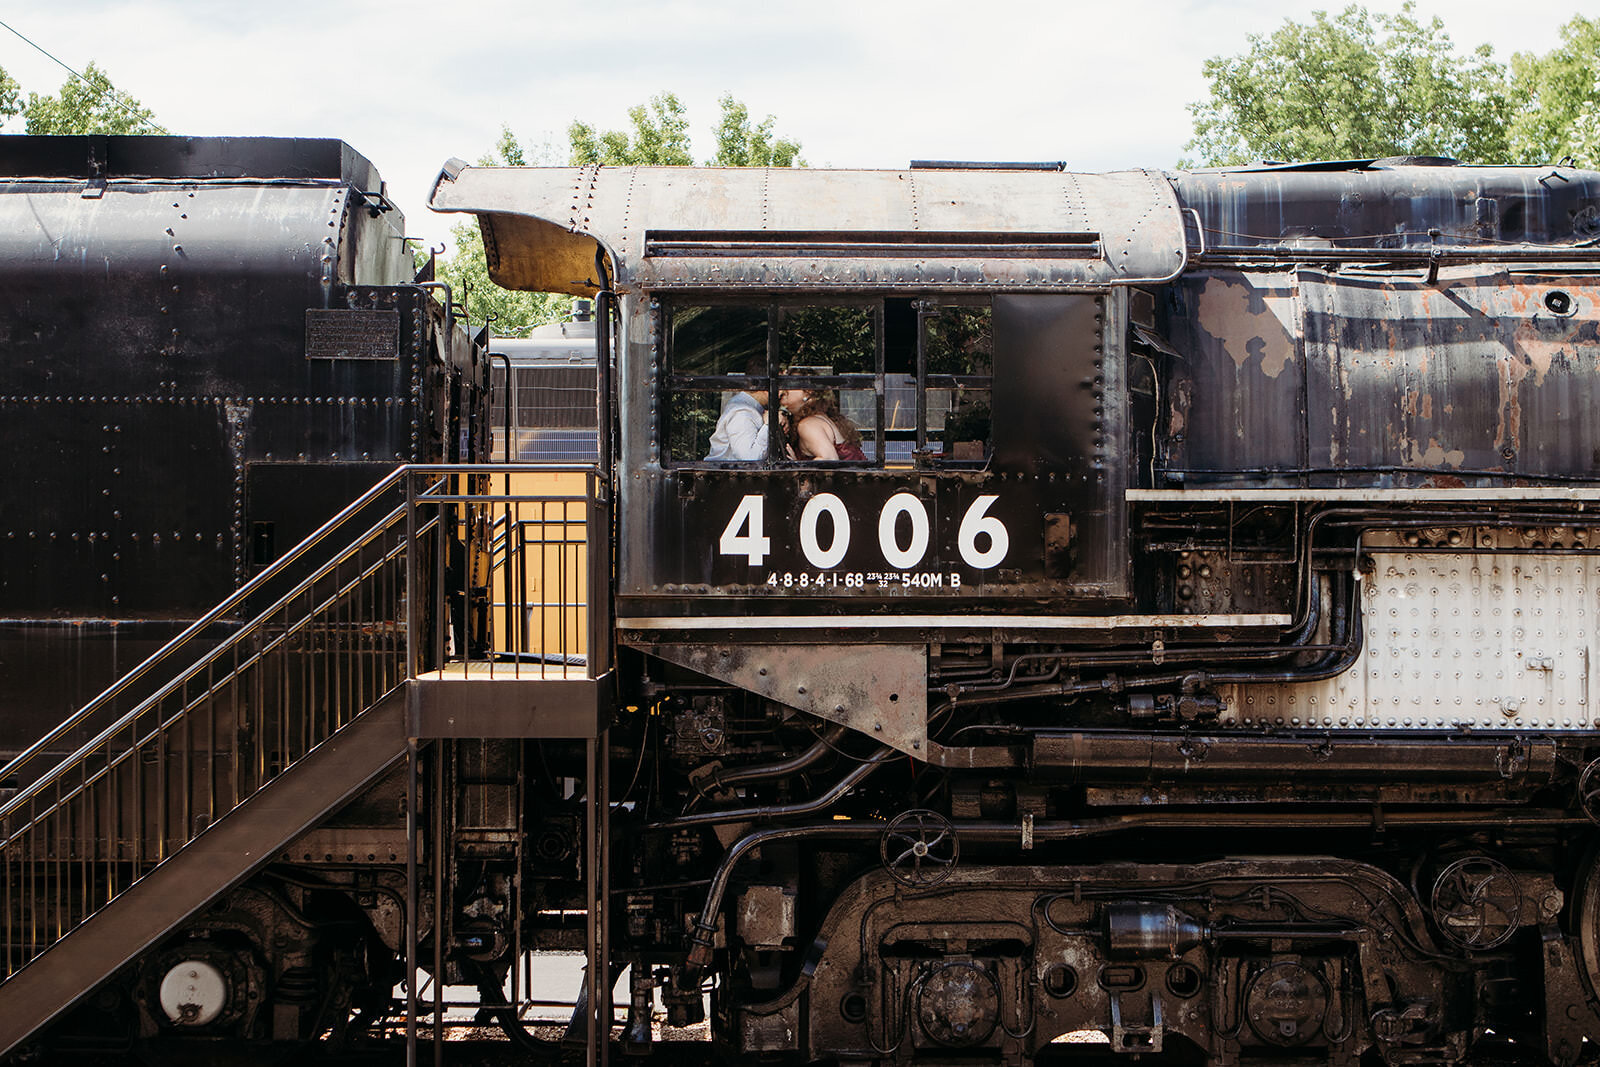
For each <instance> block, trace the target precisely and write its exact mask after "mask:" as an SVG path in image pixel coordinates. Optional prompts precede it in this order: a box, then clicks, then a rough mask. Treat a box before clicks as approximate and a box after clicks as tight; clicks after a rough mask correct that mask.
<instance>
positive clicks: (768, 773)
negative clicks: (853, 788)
mask: <svg viewBox="0 0 1600 1067" xmlns="http://www.w3.org/2000/svg"><path fill="white" fill-rule="evenodd" d="M847 732H849V731H848V729H847V728H846V727H844V726H841V725H839V724H838V723H834V724H832V725H830V726H829V727H828V728H827V729H826V730H824V731H823V732H822V733H821V734H819V735H818V739H817V743H816V744H814V745H812V746H811V747H810V748H808V749H806V750H805V751H804V752H802V753H800V754H799V755H797V756H791V757H789V758H788V759H786V760H780V761H779V762H777V763H763V764H759V765H757V766H753V767H739V768H736V769H734V770H731V771H717V772H715V773H714V774H712V775H711V776H710V779H709V780H710V782H711V784H712V785H714V786H716V787H717V788H719V789H729V788H732V787H733V786H736V785H743V784H744V783H745V782H759V781H762V780H763V779H767V778H783V777H786V776H788V775H791V774H798V773H799V772H801V771H803V770H805V769H806V768H808V767H810V766H811V765H812V764H814V763H816V762H817V761H818V760H820V759H822V757H823V756H826V755H827V754H828V753H829V752H831V751H833V747H834V745H836V744H838V742H839V741H840V740H841V739H843V737H844V735H845V734H846V733H847Z"/></svg>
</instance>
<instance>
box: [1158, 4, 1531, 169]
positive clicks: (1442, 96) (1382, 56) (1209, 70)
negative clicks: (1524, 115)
mask: <svg viewBox="0 0 1600 1067" xmlns="http://www.w3.org/2000/svg"><path fill="white" fill-rule="evenodd" d="M1414 10H1415V9H1414V7H1413V5H1412V4H1410V3H1407V4H1406V5H1405V6H1404V7H1403V8H1402V9H1401V11H1400V13H1399V14H1397V15H1384V14H1377V15H1373V14H1369V13H1368V12H1366V11H1364V10H1363V9H1361V8H1359V7H1356V6H1351V7H1347V8H1346V9H1345V10H1344V11H1343V12H1341V13H1340V14H1338V15H1337V16H1335V17H1333V18H1329V17H1328V15H1327V13H1326V12H1321V11H1318V12H1316V13H1315V14H1313V16H1312V21H1311V22H1310V23H1306V24H1302V23H1297V22H1295V21H1294V20H1292V19H1290V20H1286V21H1285V23H1284V25H1283V26H1282V27H1281V28H1279V29H1278V30H1277V31H1276V32H1275V33H1273V34H1272V35H1271V36H1263V35H1260V34H1252V35H1251V36H1250V38H1249V42H1250V47H1249V49H1248V50H1247V51H1246V52H1245V53H1244V54H1243V55H1239V56H1215V57H1213V58H1211V59H1208V60H1206V62H1205V66H1204V68H1203V69H1204V72H1205V75H1206V77H1207V78H1208V79H1209V80H1210V82H1211V95H1210V98H1209V99H1208V100H1204V101H1201V102H1199V103H1195V104H1191V105H1190V106H1189V110H1190V113H1191V114H1193V116H1194V130H1195V136H1194V139H1193V140H1191V141H1190V142H1189V143H1188V144H1187V146H1186V147H1187V148H1189V149H1190V150H1192V151H1195V152H1197V153H1198V154H1199V160H1198V162H1199V163H1200V164H1202V165H1209V166H1234V165H1238V164H1242V163H1248V162H1252V161H1254V160H1257V159H1278V160H1289V161H1301V160H1314V159H1370V158H1381V157H1383V156H1400V155H1436V156H1451V157H1454V158H1456V159H1462V160H1467V161H1471V162H1474V163H1504V162H1508V161H1510V159H1511V158H1512V151H1511V146H1510V138H1509V136H1508V125H1509V122H1510V117H1511V114H1512V111H1513V108H1512V105H1511V103H1510V96H1509V95H1508V77H1507V74H1506V70H1505V68H1504V67H1503V66H1502V65H1500V64H1499V63H1497V62H1496V61H1495V60H1494V58H1493V51H1492V49H1491V48H1490V47H1489V46H1488V45H1483V46H1480V47H1479V48H1477V49H1474V50H1473V51H1472V52H1470V53H1467V54H1465V55H1463V54H1461V53H1459V52H1458V51H1457V50H1456V48H1455V46H1454V44H1452V43H1451V41H1450V36H1449V35H1448V34H1447V33H1445V31H1444V24H1443V23H1442V22H1441V21H1440V20H1439V19H1438V18H1434V19H1433V20H1431V21H1430V22H1428V23H1427V24H1426V25H1424V24H1422V23H1419V22H1418V21H1417V19H1416V17H1415V14H1414Z"/></svg>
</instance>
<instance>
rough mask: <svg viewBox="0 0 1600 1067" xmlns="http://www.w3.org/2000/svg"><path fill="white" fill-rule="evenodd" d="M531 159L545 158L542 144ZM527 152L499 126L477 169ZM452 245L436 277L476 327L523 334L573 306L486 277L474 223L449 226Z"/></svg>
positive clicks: (513, 162) (514, 160)
mask: <svg viewBox="0 0 1600 1067" xmlns="http://www.w3.org/2000/svg"><path fill="white" fill-rule="evenodd" d="M534 154H535V157H536V158H539V157H544V158H542V159H540V161H542V162H548V161H549V160H548V156H549V155H550V154H551V152H550V149H549V146H548V145H545V146H541V147H540V148H539V149H538V150H536V151H535V153H534ZM528 155H529V153H528V151H527V150H526V149H524V148H523V146H522V144H521V142H519V141H518V140H517V137H516V135H515V134H513V133H512V132H511V130H510V128H509V127H506V126H502V127H500V139H499V140H498V141H497V142H495V147H494V150H493V151H492V152H490V153H488V154H487V155H485V156H483V157H481V158H480V159H479V160H478V165H479V166H480V167H525V166H527V165H528ZM450 235H451V237H452V238H453V240H454V242H455V248H454V249H453V251H452V252H451V254H450V256H449V258H447V259H441V260H439V261H438V263H437V264H436V267H435V276H436V277H437V278H438V279H439V280H440V281H442V282H445V283H446V284H448V285H449V286H450V295H451V296H452V297H454V298H455V299H456V300H458V301H460V302H462V303H463V304H464V305H465V306H466V309H467V321H468V322H469V323H470V324H472V325H473V326H474V328H476V327H477V326H480V325H482V324H483V323H485V322H487V323H489V324H490V327H491V329H492V330H493V332H494V334H495V335H496V336H499V337H516V336H522V335H525V334H526V333H527V332H528V331H529V330H531V329H533V327H535V326H540V325H543V324H544V323H547V322H560V321H561V319H562V317H563V316H564V315H565V314H566V313H567V309H568V308H570V307H571V306H572V298H571V297H570V296H564V295H562V294H560V293H528V292H522V291H520V290H516V289H502V288H501V287H500V286H498V285H496V284H495V283H494V282H492V281H490V280H489V262H488V259H487V257H486V255H485V253H484V248H483V231H481V230H480V229H478V224H477V223H476V222H460V223H457V224H456V225H454V226H452V227H451V228H450Z"/></svg>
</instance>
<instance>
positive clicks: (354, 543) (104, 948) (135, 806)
mask: <svg viewBox="0 0 1600 1067" xmlns="http://www.w3.org/2000/svg"><path fill="white" fill-rule="evenodd" d="M497 469H498V468H497ZM502 470H503V472H504V473H506V474H507V479H506V483H505V486H506V491H505V492H504V493H502V494H499V495H496V496H491V495H490V494H488V493H486V492H483V491H481V490H482V489H485V488H486V486H487V479H486V478H485V477H484V474H483V473H482V472H483V468H472V469H469V468H462V467H448V468H447V467H403V468H401V469H399V470H397V471H396V472H395V473H394V474H392V475H390V476H389V477H388V478H386V479H384V480H383V481H382V482H380V483H379V484H378V485H376V486H374V487H373V488H372V489H371V490H369V491H368V492H367V493H366V494H364V495H363V496H362V497H361V498H360V499H359V500H357V501H356V502H354V503H353V504H351V505H350V506H349V507H348V508H346V509H345V510H344V511H343V512H341V513H340V514H339V515H338V516H335V518H333V519H332V520H330V521H329V522H328V523H327V524H325V525H324V526H323V527H322V528H320V529H319V530H317V531H316V532H315V533H313V534H312V535H311V536H310V537H309V538H308V539H307V540H306V541H305V542H303V543H302V544H301V545H299V546H297V547H296V548H295V549H294V550H293V551H292V552H290V553H289V554H288V555H286V556H285V557H284V558H282V559H280V560H279V561H277V562H276V563H274V564H273V565H272V566H271V567H269V568H268V569H267V570H265V571H263V572H262V573H261V574H259V575H258V576H257V577H256V578H255V579H253V580H252V581H251V582H249V583H248V584H247V585H245V586H243V587H241V588H240V589H239V590H238V591H237V592H236V593H235V594H234V595H232V596H230V597H229V598H228V599H227V600H225V601H224V602H223V603H221V604H219V605H218V606H217V607H216V608H215V609H213V610H212V611H211V612H210V613H208V614H207V615H206V616H205V617H204V618H202V619H200V620H198V621H197V622H195V623H194V625H192V626H190V627H189V628H188V629H187V630H185V631H184V633H182V634H180V635H179V636H178V637H176V638H174V639H173V640H172V641H171V642H170V643H169V644H168V645H167V646H166V647H164V648H163V649H162V650H161V651H160V652H158V653H157V654H156V655H155V656H153V657H151V659H150V660H148V661H146V663H144V664H143V665H141V666H140V667H139V668H137V669H136V670H135V671H133V672H131V673H130V674H129V675H128V676H127V677H125V678H123V679H122V680H120V681H119V682H117V683H116V684H115V685H113V686H112V687H111V688H110V689H108V690H107V691H106V692H105V693H103V694H101V695H100V696H99V697H97V698H96V699H95V700H94V701H93V702H91V703H90V704H89V705H87V706H85V707H84V708H83V709H82V710H80V711H79V712H77V713H76V714H75V715H73V716H72V717H70V718H69V719H68V720H67V721H65V722H63V723H61V724H60V725H59V726H57V727H56V728H55V729H54V730H52V731H51V732H50V734H48V735H47V736H46V737H44V738H41V739H40V740H39V741H38V742H36V743H35V744H34V745H33V746H31V747H30V748H29V749H28V750H27V751H26V752H24V753H22V754H21V755H19V756H18V757H17V758H16V759H14V760H12V761H11V762H10V763H9V764H7V765H6V767H5V768H3V769H0V780H5V781H15V782H20V783H24V784H23V785H22V788H21V789H20V791H19V792H18V793H17V794H16V795H15V796H14V797H12V798H11V799H10V800H8V801H7V802H6V803H5V804H4V805H3V806H0V894H3V896H0V938H3V944H4V954H3V956H0V967H3V981H0V1055H4V1054H5V1053H6V1052H9V1051H10V1050H11V1049H13V1048H14V1047H16V1045H17V1044H18V1043H19V1042H21V1041H22V1040H24V1039H25V1038H26V1037H27V1036H28V1035H29V1034H31V1033H33V1032H34V1031H36V1030H37V1029H38V1028H39V1027H40V1026H42V1025H44V1024H45V1023H47V1022H49V1021H50V1020H51V1019H52V1018H54V1017H55V1016H56V1015H58V1014H60V1013H61V1012H62V1011H64V1010H65V1009H66V1008H68V1007H70V1006H71V1004H72V1003H73V1002H74V1001H75V1000H76V999H78V998H79V997H80V996H82V995H83V994H85V993H86V992H88V991H90V990H91V989H93V988H94V987H96V986H97V985H98V984H99V983H100V982H102V981H104V980H105V979H107V978H109V977H110V976H111V975H113V974H114V973H115V972H116V971H117V970H118V968H120V967H122V966H124V965H125V964H127V963H128V962H129V961H131V960H133V959H134V958H136V957H137V956H139V955H140V953H142V952H144V951H145V950H147V949H148V948H150V947H151V946H152V945H154V944H155V943H157V942H158V941H159V940H160V939H161V938H162V937H164V936H165V935H167V934H168V933H170V932H171V931H172V930H173V929H175V928H176V927H177V926H178V925H179V924H181V923H182V922H183V921H184V920H185V919H186V918H188V917H190V916H192V915H194V914H195V913H196V912H198V911H199V910H200V909H202V908H204V907H205V906H206V904H207V903H208V902H209V901H211V900H212V899H214V898H215V897H216V896H218V895H219V894H221V893H223V892H225V891H226V890H228V889H229V888H231V887H232V886H234V885H237V884H238V883H240V882H241V881H243V880H244V879H245V878H247V877H248V876H249V875H250V874H251V873H252V872H254V871H255V870H256V869H258V868H259V867H261V866H262V865H264V864H265V863H266V862H268V861H269V860H270V859H272V858H273V857H274V856H275V855H276V854H277V853H278V852H279V850H280V849H282V847H283V846H284V845H286V844H288V843H289V842H291V841H293V840H294V839H295V838H296V837H298V836H299V835H300V834H301V833H303V832H305V831H306V830H307V829H309V828H311V827H312V826H314V825H315V824H316V823H317V822H319V821H320V820H321V819H323V818H324V817H325V816H327V815H328V814H329V813H331V812H333V811H335V810H336V809H338V808H339V807H340V806H341V805H342V804H344V803H345V802H346V801H347V800H349V799H350V798H352V797H353V796H355V795H356V794H358V793H359V792H360V791H361V790H362V789H363V788H364V787H365V786H366V785H368V784H369V783H370V782H372V781H373V780H374V779H376V778H377V777H378V776H379V775H380V774H382V773H383V772H384V770H385V769H386V768H388V767H389V766H391V765H393V764H394V763H395V761H396V760H398V759H400V758H402V757H403V756H405V755H406V754H407V752H408V749H409V751H410V752H411V753H412V755H413V756H414V755H415V752H416V741H415V739H416V738H417V737H418V736H419V735H420V736H429V735H428V734H427V733H426V732H424V731H421V730H418V728H417V722H416V720H417V717H418V704H419V702H418V700H417V698H416V695H415V694H414V693H412V692H410V691H409V690H410V686H408V683H409V682H412V680H414V679H417V678H419V677H425V678H431V679H432V680H433V681H434V682H435V683H436V686H437V684H439V683H448V681H449V680H450V679H451V677H452V675H451V671H450V670H449V668H450V667H452V666H456V667H458V673H459V677H460V678H461V679H462V680H463V681H465V680H466V679H468V678H472V679H473V681H472V682H471V683H470V685H471V686H472V687H473V692H485V693H487V692H490V690H487V689H483V688H482V687H481V686H480V685H479V682H480V681H481V680H482V678H483V676H484V675H485V670H484V668H485V667H487V673H488V675H489V676H490V677H492V676H493V674H494V671H495V670H496V669H498V670H499V672H500V676H501V677H502V678H508V679H515V680H527V679H529V678H530V677H537V676H539V675H542V674H544V673H546V672H549V671H551V670H552V669H553V670H554V671H556V672H558V673H559V675H560V678H561V680H562V681H563V682H567V681H571V680H572V675H574V674H575V673H576V674H580V675H582V676H584V677H585V678H586V679H594V678H595V677H597V676H598V674H599V672H600V669H601V667H602V665H601V664H600V663H599V662H598V660H600V659H602V658H603V657H601V656H594V655H591V656H590V657H588V661H587V662H584V663H583V664H582V665H581V666H578V667H577V668H576V670H574V668H573V666H572V664H571V661H572V660H573V658H574V657H572V656H570V655H567V654H566V652H567V649H566V648H565V647H563V648H561V649H560V652H561V654H560V655H559V656H553V655H544V654H542V650H541V649H540V648H537V647H535V648H533V649H532V651H531V654H530V653H529V652H528V651H525V650H526V649H528V647H529V644H530V642H529V639H528V636H527V634H526V633H524V634H523V635H522V636H521V637H520V638H519V644H520V648H519V649H518V651H519V653H520V654H518V655H515V656H512V657H511V658H510V662H509V664H507V663H497V662H496V661H497V659H502V658H503V657H487V656H486V653H485V650H484V649H483V647H481V641H480V642H479V647H473V642H471V641H469V640H468V638H467V634H468V633H469V632H471V633H475V634H481V633H482V632H483V626H484V625H487V624H488V623H489V622H490V621H491V619H492V618H493V617H496V616H498V617H499V618H500V619H501V626H502V627H503V628H504V627H506V626H507V620H510V619H513V618H514V619H516V620H517V625H518V626H520V627H523V628H524V629H526V628H527V627H529V626H531V625H534V624H538V625H540V626H543V625H545V624H546V623H547V622H548V621H549V620H548V619H547V618H546V617H547V616H549V615H550V614H551V612H550V610H549V609H548V608H547V607H546V605H544V604H543V603H539V604H536V605H531V606H530V605H529V604H528V603H527V600H528V598H527V597H526V595H525V592H526V590H527V589H528V588H529V582H528V580H527V578H526V574H527V572H528V571H529V568H535V569H548V567H549V566H550V564H549V562H548V560H547V558H546V557H547V556H548V555H549V552H548V545H547V544H546V545H543V546H541V545H540V544H539V542H538V541H535V542H534V548H535V550H536V551H537V552H538V555H537V556H533V555H531V554H530V552H529V551H528V550H527V545H526V544H525V541H526V536H527V530H528V528H529V527H530V526H532V528H534V529H547V528H552V527H553V528H555V529H557V530H558V531H559V536H560V541H561V542H562V545H563V549H562V551H561V552H558V553H557V559H558V562H557V567H558V569H559V571H560V574H561V576H562V578H563V580H564V579H565V577H566V575H567V574H568V572H569V571H571V570H572V567H571V562H570V560H569V559H567V557H568V556H570V555H571V554H572V553H571V552H570V551H568V549H569V548H570V547H571V546H572V545H573V544H575V543H576V542H588V543H589V544H590V545H591V546H592V545H593V544H594V542H595V541H596V540H598V541H599V542H600V543H601V544H604V533H603V532H602V531H603V530H604V526H603V525H600V524H603V523H605V522H606V517H605V508H604V502H603V501H602V500H600V499H599V498H598V497H597V495H596V493H597V487H598V484H599V483H598V481H597V479H596V478H595V477H594V476H593V474H592V472H591V471H573V472H572V473H573V474H575V475H581V481H580V482H579V484H580V485H581V486H583V488H582V490H581V492H580V493H578V494H577V495H576V496H575V497H574V496H571V495H569V496H563V497H560V498H559V503H560V505H561V515H562V518H561V519H560V521H559V522H552V521H551V520H550V519H548V518H547V517H546V514H547V512H549V511H550V503H551V501H550V500H549V499H547V498H543V497H538V496H536V495H532V494H524V495H522V496H512V495H511V494H510V490H511V488H512V485H513V483H512V480H511V477H510V471H509V470H504V469H502ZM472 487H477V488H478V489H480V491H479V492H472V491H471V488H472ZM574 501H575V502H576V504H577V505H578V507H577V508H576V509H574V508H572V507H571V506H570V505H572V504H573V502H574ZM530 511H531V512H532V513H533V515H534V518H533V520H532V521H531V522H530V520H529V518H528V517H527V516H528V513H529V512H530ZM574 514H575V515H576V518H574ZM574 528H576V529H577V530H578V531H579V532H578V534H577V536H576V537H574V536H573V535H572V533H571V531H572V530H573V529H574ZM595 534H599V537H598V538H596V537H595V536H594V535H595ZM545 540H546V541H548V537H546V538H545ZM483 546H487V547H483ZM512 546H516V548H517V551H513V550H512ZM330 549H332V553H331V555H329V551H330ZM319 558H320V560H321V561H320V562H315V563H314V562H313V561H316V560H318V559H319ZM597 566H607V567H608V566H609V563H608V560H607V559H606V558H605V553H604V552H603V551H602V552H595V551H593V550H591V551H589V553H588V557H587V558H584V559H583V560H582V566H581V567H580V569H579V572H578V573H577V577H578V578H580V579H582V580H583V584H584V585H585V586H587V587H588V588H589V589H596V588H602V589H603V588H604V586H603V585H600V586H596V585H595V584H594V581H595V579H596V578H597V577H598V572H597V571H596V570H595V569H594V568H595V567H597ZM511 576H517V577H516V578H515V581H513V580H512V577H511ZM601 580H602V581H603V579H601ZM496 589H497V590H499V592H498V593H492V592H491V590H496ZM595 599H596V601H597V602H603V601H604V599H605V598H604V597H603V596H601V597H597V598H595ZM594 607H595V606H594V605H590V604H588V603H587V602H585V603H583V604H582V605H581V607H580V608H575V607H573V606H572V605H567V606H561V605H558V606H557V608H556V609H555V613H554V625H555V626H556V627H557V628H559V629H561V631H562V632H561V635H560V638H559V640H560V642H561V643H562V644H563V645H565V644H567V643H569V636H568V634H567V628H568V627H569V624H572V623H576V622H577V621H578V620H579V611H581V612H582V616H581V623H582V625H583V629H584V630H586V631H587V632H588V634H589V635H590V636H589V637H588V640H589V641H593V640H594V638H593V636H592V635H593V634H594V633H595V632H596V631H595V630H594V628H593V627H594V625H595V624H597V623H600V622H602V621H603V619H602V618H601V616H603V614H604V612H603V611H597V610H594ZM535 608H536V609H537V610H534V609H535ZM475 625H476V628H475ZM571 643H574V644H581V643H583V639H581V638H580V639H578V640H575V641H571ZM601 643H602V644H603V642H601ZM456 644H460V645H461V646H462V648H461V653H460V655H452V650H453V646H454V645H456ZM590 647H591V648H593V647H594V645H593V644H591V645H590ZM472 656H478V657H480V662H479V663H477V664H474V663H472V662H470V658H471V657H472ZM452 659H454V660H455V661H456V663H455V664H451V663H449V662H447V661H449V660H452ZM464 660H465V661H468V662H462V661H464ZM552 662H554V663H557V664H558V666H556V667H554V668H552V667H550V666H549V664H550V663H552ZM161 678H166V679H167V680H166V681H165V682H164V683H162V684H160V685H159V686H158V687H157V688H156V689H155V691H154V693H153V694H152V695H150V696H149V697H147V698H145V699H143V700H140V701H138V702H137V703H136V704H135V705H134V706H132V707H129V708H127V709H125V710H124V709H123V708H122V707H121V703H122V702H123V701H124V700H125V699H126V694H127V693H129V692H130V691H131V690H132V689H133V688H134V687H135V686H136V685H138V684H140V683H141V680H144V684H145V685H148V684H149V679H161ZM591 684H592V683H591ZM450 703H452V704H462V703H463V701H462V700H460V699H456V700H453V701H451V702H450ZM465 703H467V704H470V703H471V701H470V700H468V701H466V702H465ZM491 736H492V735H491ZM500 736H510V735H508V734H501V735H500ZM84 737H87V738H88V739H87V740H86V741H84V742H83V743H81V744H80V745H79V746H78V747H77V748H76V750H75V751H72V752H71V754H70V755H67V756H66V757H65V758H64V759H59V753H60V751H61V750H62V749H63V748H64V747H66V745H67V744H68V743H69V742H70V741H72V740H75V739H78V738H84ZM408 737H409V738H411V739H412V740H411V741H410V742H409V743H408ZM52 758H58V759H59V762H55V763H54V764H53V765H51V760H52ZM412 803H413V805H414V804H415V799H414V798H413V801H412ZM412 832H413V847H414V846H415V819H413V820H412ZM414 860H415V857H414V855H413V868H414V865H415V864H414ZM413 920H414V916H413ZM413 926H414V924H413ZM411 985H412V995H413V997H414V995H415V985H416V976H415V970H414V967H413V971H412V975H411ZM413 1004H415V1001H414V1000H413Z"/></svg>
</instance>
